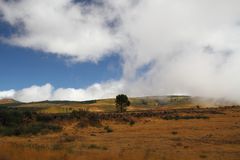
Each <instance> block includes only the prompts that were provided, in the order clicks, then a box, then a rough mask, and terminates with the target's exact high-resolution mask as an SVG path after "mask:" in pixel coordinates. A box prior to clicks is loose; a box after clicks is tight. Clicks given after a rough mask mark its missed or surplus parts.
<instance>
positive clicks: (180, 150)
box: [0, 107, 240, 160]
mask: <svg viewBox="0 0 240 160" xmlns="http://www.w3.org/2000/svg"><path fill="white" fill-rule="evenodd" d="M162 110H164V111H166V112H167V111H168V110H169V109H167V108H164V109H162ZM203 110H204V112H202V109H198V108H194V109H193V108H192V109H185V110H184V111H181V109H179V110H178V109H177V110H175V112H176V113H170V114H169V115H170V116H175V115H176V114H177V115H178V116H180V117H181V116H192V117H194V116H196V115H201V116H205V117H207V118H200V119H195V118H189V119H187V118H179V119H176V120H174V119H169V120H167V119H164V118H162V117H159V116H153V117H144V116H143V117H141V118H140V117H139V118H137V117H131V118H132V119H133V120H134V122H135V123H134V124H131V125H130V124H129V123H127V122H122V121H117V120H114V118H113V119H109V120H101V124H102V125H101V126H97V127H92V126H89V127H84V128H81V127H79V126H78V125H77V124H78V120H62V121H55V122H54V123H57V124H59V125H61V126H63V130H62V131H61V132H57V133H48V134H39V135H28V136H26V135H25V136H2V137H0V160H29V159H31V160H43V159H44V160H85V159H86V160H115V159H116V160H118V159H119V160H186V159H187V160H198V159H199V160H202V159H209V160H239V159H240V107H226V108H214V109H213V108H211V109H207V108H206V109H203ZM208 110H209V111H208ZM213 111H216V112H213ZM153 112H154V111H153ZM106 126H108V127H106ZM109 128H110V129H109Z"/></svg>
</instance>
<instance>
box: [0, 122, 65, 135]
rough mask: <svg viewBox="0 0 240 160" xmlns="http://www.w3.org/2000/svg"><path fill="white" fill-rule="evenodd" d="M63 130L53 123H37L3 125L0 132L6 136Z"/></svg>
mask: <svg viewBox="0 0 240 160" xmlns="http://www.w3.org/2000/svg"><path fill="white" fill-rule="evenodd" d="M61 130H62V127H61V126H58V125H53V124H44V123H35V124H28V125H20V126H12V127H1V128H0V134H1V135H4V136H19V135H35V134H38V133H42V134H45V133H49V132H59V131H61Z"/></svg>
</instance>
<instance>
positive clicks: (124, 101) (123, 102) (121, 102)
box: [115, 94, 130, 112]
mask: <svg viewBox="0 0 240 160" xmlns="http://www.w3.org/2000/svg"><path fill="white" fill-rule="evenodd" d="M115 103H116V109H117V111H118V112H124V111H126V109H127V106H129V105H130V101H129V100H128V97H127V96H126V95H125V94H119V95H117V96H116V100H115Z"/></svg>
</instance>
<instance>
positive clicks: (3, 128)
mask: <svg viewBox="0 0 240 160" xmlns="http://www.w3.org/2000/svg"><path fill="white" fill-rule="evenodd" d="M37 116H38V115H37V113H36V112H30V111H24V110H23V111H21V110H17V109H16V110H13V109H10V110H1V111H0V135H3V136H12V135H15V136H19V135H30V134H31V135H35V134H38V133H41V134H45V133H49V132H59V131H61V130H62V127H61V126H59V125H56V124H51V123H43V122H40V121H38V120H37Z"/></svg>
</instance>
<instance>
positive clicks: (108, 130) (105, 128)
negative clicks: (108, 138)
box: [104, 126, 113, 133]
mask: <svg viewBox="0 0 240 160" xmlns="http://www.w3.org/2000/svg"><path fill="white" fill-rule="evenodd" d="M104 130H105V131H106V132H108V133H110V132H113V129H112V128H111V127H109V126H105V127H104Z"/></svg>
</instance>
